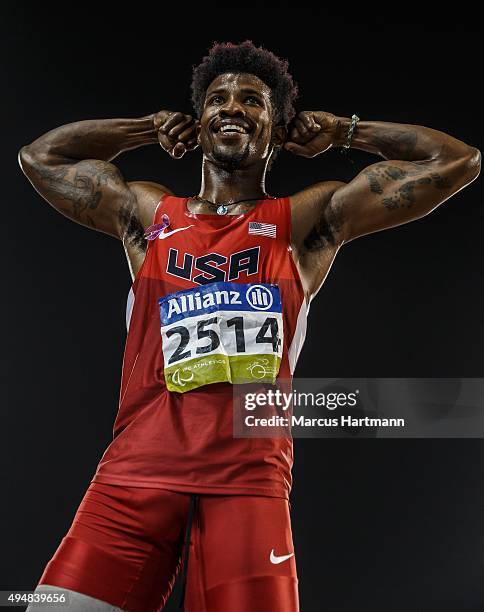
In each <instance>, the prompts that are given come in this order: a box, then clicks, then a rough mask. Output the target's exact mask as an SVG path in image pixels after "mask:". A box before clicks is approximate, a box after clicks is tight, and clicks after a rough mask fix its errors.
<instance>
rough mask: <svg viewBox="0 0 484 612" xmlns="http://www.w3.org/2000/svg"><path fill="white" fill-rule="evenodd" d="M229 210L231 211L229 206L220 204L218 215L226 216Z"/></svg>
mask: <svg viewBox="0 0 484 612" xmlns="http://www.w3.org/2000/svg"><path fill="white" fill-rule="evenodd" d="M228 210H229V209H228V208H227V206H225V204H220V206H219V207H218V208H217V215H226V214H227V212H228Z"/></svg>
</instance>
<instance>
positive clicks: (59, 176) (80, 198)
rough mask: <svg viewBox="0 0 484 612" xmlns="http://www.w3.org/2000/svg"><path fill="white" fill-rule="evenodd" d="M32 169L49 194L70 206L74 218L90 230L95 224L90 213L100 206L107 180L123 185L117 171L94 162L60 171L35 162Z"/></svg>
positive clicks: (62, 168)
mask: <svg viewBox="0 0 484 612" xmlns="http://www.w3.org/2000/svg"><path fill="white" fill-rule="evenodd" d="M32 167H33V169H34V170H35V172H36V173H37V174H38V175H39V176H40V178H41V179H42V181H43V184H44V186H45V187H46V188H47V190H48V191H49V192H50V193H51V194H53V195H55V196H57V197H60V198H62V199H63V200H65V201H66V202H68V203H69V204H70V205H71V210H72V216H73V218H74V219H76V220H78V221H80V222H81V223H87V224H88V225H90V226H91V227H93V228H96V224H95V222H94V219H93V217H92V214H90V211H94V210H95V209H96V208H97V207H98V206H99V203H100V202H101V198H102V186H103V185H105V184H106V183H107V181H108V180H112V181H114V182H120V181H122V177H121V175H120V173H119V171H118V170H117V168H114V167H113V166H111V165H110V164H107V163H106V162H103V161H97V160H89V161H87V160H86V161H81V162H78V163H77V164H76V165H75V166H67V165H62V166H59V167H55V166H46V165H44V164H41V163H40V162H37V161H34V162H33V163H32ZM72 168H74V169H75V174H74V176H73V177H72V176H69V172H70V171H71V170H72Z"/></svg>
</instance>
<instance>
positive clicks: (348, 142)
mask: <svg viewBox="0 0 484 612" xmlns="http://www.w3.org/2000/svg"><path fill="white" fill-rule="evenodd" d="M359 120H360V118H359V117H358V115H352V117H351V123H350V127H349V128H348V134H347V135H346V142H345V144H344V145H343V149H346V150H347V149H349V148H350V147H351V142H352V140H353V135H354V133H355V130H356V126H357V125H358V121H359Z"/></svg>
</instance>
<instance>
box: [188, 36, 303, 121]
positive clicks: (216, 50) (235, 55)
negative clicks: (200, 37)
mask: <svg viewBox="0 0 484 612" xmlns="http://www.w3.org/2000/svg"><path fill="white" fill-rule="evenodd" d="M287 67H288V63H287V61H286V60H283V59H281V58H279V57H277V56H276V55H274V53H272V52H271V51H267V49H264V48H262V47H256V46H255V45H254V44H253V43H252V41H250V40H246V41H244V42H243V43H240V44H239V45H235V44H233V43H217V42H215V43H214V44H213V46H212V48H211V49H210V50H209V53H208V55H207V56H205V57H204V58H203V60H202V62H201V63H200V64H199V65H198V66H194V67H193V75H192V84H191V90H192V103H193V107H194V110H195V113H196V114H197V116H198V117H199V118H200V116H201V114H202V110H203V105H204V102H205V93H206V91H207V89H208V87H209V85H210V83H211V82H212V81H213V80H214V79H215V78H217V77H218V76H219V75H221V74H224V73H226V72H237V73H242V72H245V73H249V74H253V75H255V76H256V77H258V78H259V79H260V80H261V81H263V82H264V83H265V84H266V85H267V86H268V87H269V88H270V90H271V101H272V106H273V109H274V122H275V124H276V125H280V124H282V125H284V126H286V127H287V125H288V124H289V123H290V121H291V119H292V118H293V117H294V115H295V113H296V111H295V109H294V101H295V100H296V98H297V93H298V90H297V85H296V84H295V83H294V81H293V78H292V76H291V75H290V74H289V72H288V71H287Z"/></svg>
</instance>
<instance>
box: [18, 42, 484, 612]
mask: <svg viewBox="0 0 484 612" xmlns="http://www.w3.org/2000/svg"><path fill="white" fill-rule="evenodd" d="M192 92H193V95H192V101H193V103H194V108H195V113H196V119H194V118H193V117H191V116H189V115H184V114H182V113H177V112H168V111H160V112H158V113H155V114H153V115H149V116H147V117H143V118H141V119H112V120H95V121H81V122H77V123H73V124H69V125H65V126H62V127H59V128H57V129H54V130H52V131H50V132H48V133H47V134H45V135H44V136H42V137H40V138H38V139H37V140H36V141H34V142H33V143H32V144H30V145H28V146H26V147H24V148H23V149H22V150H21V151H20V163H21V167H22V169H23V171H24V173H25V174H26V176H27V177H28V178H29V180H30V181H31V183H32V184H33V186H34V187H35V189H36V190H37V191H38V192H39V193H40V194H41V195H42V196H43V197H44V198H45V199H46V200H47V201H48V202H49V203H50V204H51V205H52V206H54V207H55V208H56V209H57V210H58V211H59V212H61V213H63V214H64V215H66V216H68V217H69V218H71V219H72V220H74V221H76V222H78V223H81V224H83V225H85V226H86V227H90V228H93V229H95V230H97V231H101V232H104V233H107V234H110V235H111V236H114V237H116V238H118V239H120V240H121V241H122V243H123V246H124V249H125V251H126V255H127V258H128V262H129V265H130V269H131V274H132V277H133V285H132V288H131V290H130V294H129V297H128V306H127V326H128V338H127V341H126V348H125V354H124V361H123V372H122V380H121V391H120V405H119V412H118V415H117V418H116V423H115V426H114V439H113V441H112V443H111V444H110V446H109V447H108V449H107V450H106V452H105V453H104V456H103V458H102V459H101V462H100V463H99V466H98V469H97V471H96V474H95V476H94V478H93V481H92V483H91V485H90V487H89V489H88V491H87V492H86V495H85V497H84V499H83V501H82V502H81V505H80V507H79V509H78V511H77V513H76V516H75V518H74V521H73V524H72V526H71V528H70V529H69V532H68V534H67V535H66V537H65V538H64V539H63V540H62V542H61V544H60V546H59V548H58V550H57V551H56V553H55V555H54V557H53V558H52V559H51V561H50V562H49V563H48V564H47V567H46V568H45V571H44V573H43V575H42V577H41V579H40V581H39V585H38V587H37V591H38V592H39V593H41V592H45V591H47V592H49V590H56V591H62V592H64V593H68V594H69V595H70V609H72V610H85V611H89V610H100V611H102V610H104V611H107V610H112V609H116V610H119V609H122V610H129V611H131V612H138V611H140V612H141V611H143V612H146V611H151V610H160V609H162V608H163V606H164V605H165V603H166V601H167V599H168V597H169V594H170V592H171V589H172V586H173V583H174V579H175V577H176V575H177V572H178V570H179V569H180V568H181V567H183V570H184V572H185V576H184V583H183V594H184V595H185V606H186V609H187V610H192V611H193V610H195V611H202V612H203V611H204V610H205V611H207V612H218V611H222V610H223V611H227V610H230V611H231V612H248V611H253V610H257V611H259V610H278V611H280V612H282V611H284V612H294V611H295V610H298V593H297V574H296V563H295V556H294V550H293V547H292V535H291V528H290V518H289V502H288V498H289V493H290V488H291V466H292V444H291V440H290V439H288V438H274V439H269V438H257V439H254V438H235V437H234V436H233V414H232V392H233V388H234V386H235V385H237V384H238V383H244V382H247V380H248V379H250V377H251V376H253V377H254V378H257V379H258V380H262V381H266V382H274V381H275V380H276V379H277V378H282V377H290V376H291V375H292V372H293V371H294V367H295V364H296V360H297V357H298V354H299V351H300V349H301V346H302V342H303V340H304V335H305V320H306V312H307V307H308V305H309V303H310V301H311V300H312V298H313V297H314V296H315V295H316V293H317V292H318V290H319V289H320V287H321V285H322V283H323V281H324V279H325V277H326V275H327V273H328V271H329V269H330V267H331V264H332V262H333V260H334V258H335V256H336V254H337V252H338V250H339V248H340V247H341V246H342V245H343V244H345V243H348V242H350V241H351V240H354V239H355V238H357V237H359V236H363V235H365V234H369V233H372V232H376V231H379V230H382V229H386V228H390V227H394V226H397V225H400V224H402V223H406V222H409V221H412V220H414V219H418V218H420V217H423V216H425V215H426V214H428V213H429V212H431V211H432V210H434V209H435V208H436V207H437V206H438V205H440V204H442V203H443V202H444V201H445V200H447V199H448V198H449V197H450V196H452V195H453V194H455V193H456V192H458V191H459V190H460V189H462V188H463V187H465V186H466V185H468V184H469V183H471V182H472V181H473V180H474V179H475V178H476V177H477V176H478V174H479V171H480V153H479V151H478V150H477V149H475V148H473V147H470V146H468V145H466V144H464V143H463V142H461V141H459V140H456V139H455V138H452V137H451V136H449V135H447V134H444V133H442V132H439V131H436V130H433V129H429V128H425V127H421V126H415V125H399V124H393V123H381V122H372V121H359V120H358V118H357V117H356V116H353V117H352V118H351V119H349V118H343V117H337V116H335V115H332V114H331V113H327V112H323V111H311V112H309V111H307V112H301V113H299V114H298V115H297V117H296V118H294V117H295V111H294V107H293V104H294V101H295V99H296V95H297V89H296V86H295V85H294V83H293V80H292V77H291V76H290V75H289V73H288V72H287V63H286V62H284V61H282V60H280V59H279V58H277V57H275V56H274V55H273V54H272V53H270V52H268V51H266V50H264V49H260V48H256V47H254V45H253V44H252V43H251V42H249V41H246V42H245V43H242V44H240V45H232V44H216V45H214V46H213V47H212V49H211V50H210V53H209V55H208V56H207V57H205V58H204V59H203V61H202V63H201V64H200V65H199V66H198V67H197V68H195V69H194V73H193V81H192ZM152 143H160V144H161V146H162V148H163V149H164V150H165V151H167V152H168V153H169V154H170V155H171V156H172V157H174V158H176V159H179V158H181V157H183V155H184V154H185V153H187V152H189V151H192V150H193V149H195V148H197V147H200V148H201V150H202V153H203V162H202V181H201V188H200V192H199V194H198V195H197V196H193V197H188V198H187V197H176V196H174V195H173V194H172V193H171V191H170V190H169V189H168V188H167V187H166V186H164V185H161V184H157V183H152V182H147V181H134V182H126V181H125V180H124V179H123V177H122V175H121V173H120V172H119V170H118V169H117V168H116V166H115V165H113V164H112V163H111V162H112V160H113V159H114V158H115V157H116V156H118V155H119V154H120V153H122V152H124V151H128V150H130V149H133V148H136V147H139V146H143V145H147V144H152ZM334 146H336V147H341V146H344V147H349V146H351V147H355V148H359V149H361V150H364V151H369V152H371V153H375V154H378V155H380V156H381V157H383V158H384V160H385V161H381V162H379V163H376V164H373V165H371V166H369V167H368V168H366V169H365V170H364V171H363V172H361V173H360V174H358V175H357V176H356V177H355V178H354V179H353V180H352V181H351V182H349V183H347V184H346V183H343V182H340V181H324V182H320V183H316V184H315V185H311V186H309V187H307V188H306V189H304V190H303V191H301V192H299V193H296V194H294V195H292V196H290V197H287V198H273V197H271V196H268V195H267V194H266V192H265V186H264V185H265V175H266V171H267V170H268V167H269V166H270V164H271V163H272V162H273V161H274V158H275V156H276V154H277V153H278V152H280V150H281V149H282V148H284V149H285V150H286V151H289V152H291V153H293V154H296V155H302V156H304V157H314V156H316V155H318V154H320V153H323V152H324V151H326V150H328V149H329V148H330V147H334ZM233 304H238V305H237V306H235V307H233ZM185 529H186V532H185ZM184 533H186V535H185V546H184V545H183V540H184ZM182 555H183V559H182ZM185 587H186V592H185ZM113 606H116V608H113ZM35 609H36V610H41V609H43V608H40V607H38V606H36V608H35ZM45 609H47V608H45Z"/></svg>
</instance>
